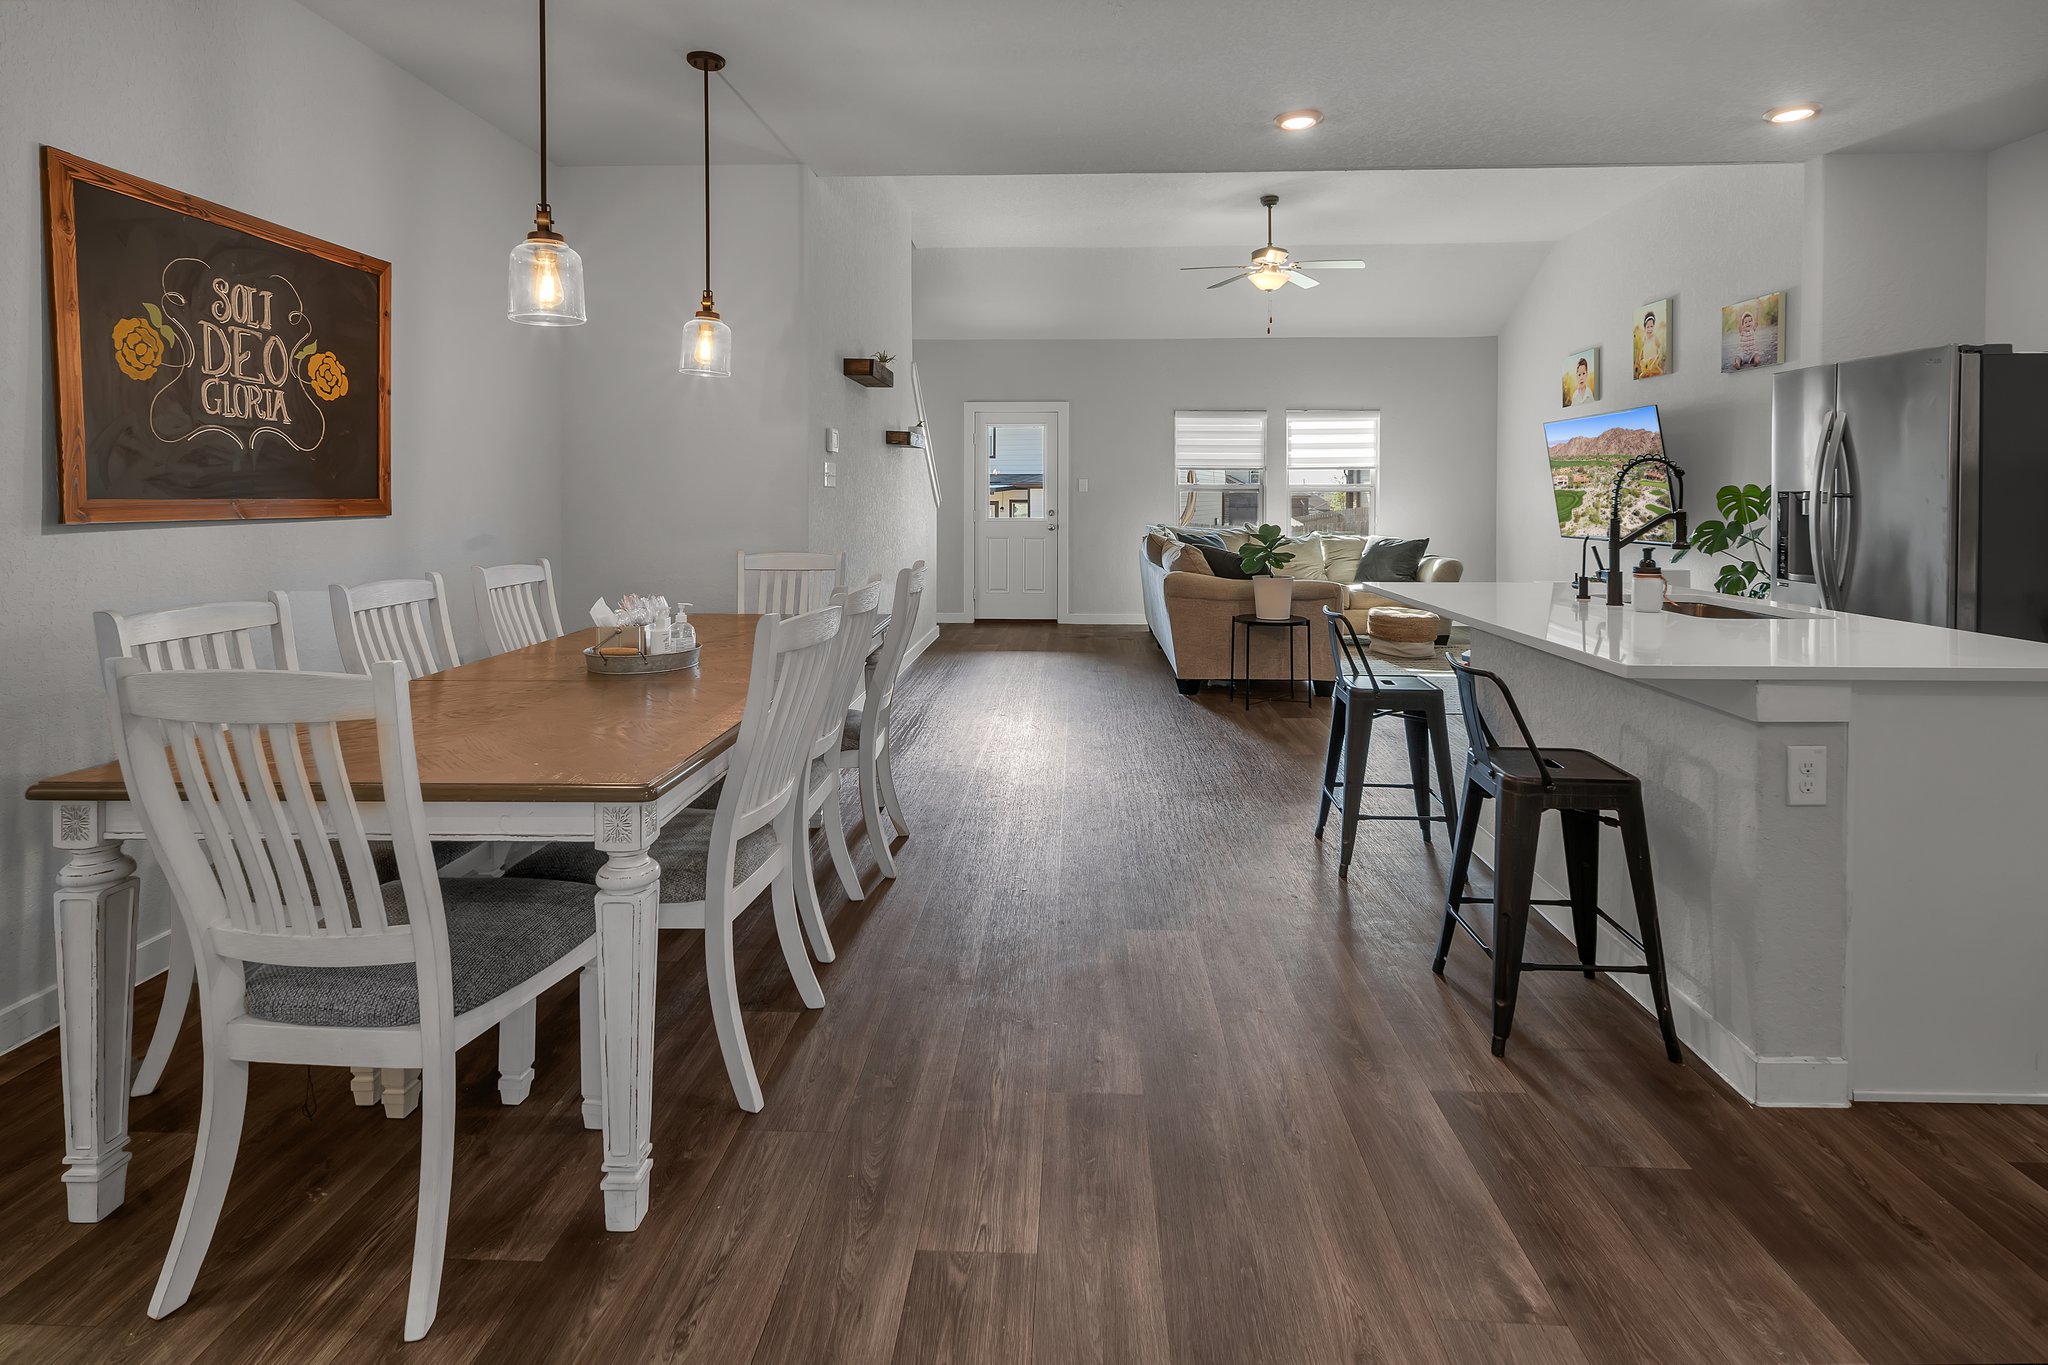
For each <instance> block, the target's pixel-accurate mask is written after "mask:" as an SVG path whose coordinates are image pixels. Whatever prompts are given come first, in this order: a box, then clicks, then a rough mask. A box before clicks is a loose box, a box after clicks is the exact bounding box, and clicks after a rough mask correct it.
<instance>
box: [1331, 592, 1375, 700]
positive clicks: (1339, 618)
mask: <svg viewBox="0 0 2048 1365" xmlns="http://www.w3.org/2000/svg"><path fill="white" fill-rule="evenodd" d="M1323 621H1324V623H1325V624H1327V625H1328V626H1329V628H1330V658H1331V659H1332V660H1333V661H1335V662H1336V664H1337V676H1338V679H1339V680H1340V681H1342V682H1345V683H1355V681H1356V679H1357V678H1358V677H1359V675H1361V674H1363V675H1364V677H1365V682H1366V686H1368V687H1370V688H1372V689H1373V690H1374V691H1378V690H1379V685H1380V675H1379V674H1377V673H1375V672H1373V671H1372V659H1371V657H1370V655H1369V654H1368V653H1367V650H1366V643H1365V641H1364V640H1363V639H1361V638H1360V637H1359V634H1358V627H1356V626H1354V625H1352V624H1351V618H1350V617H1348V616H1346V615H1345V614H1344V613H1343V612H1341V611H1338V610H1337V609H1336V608H1334V607H1324V608H1323Z"/></svg>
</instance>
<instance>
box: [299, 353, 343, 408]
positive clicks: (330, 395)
mask: <svg viewBox="0 0 2048 1365" xmlns="http://www.w3.org/2000/svg"><path fill="white" fill-rule="evenodd" d="M306 382H307V383H308V384H311V385H312V386H313V392H314V393H315V394H317V395H318V396H319V398H320V400H321V401H322V402H324V403H332V402H333V401H334V400H335V399H337V398H339V397H341V396H342V395H343V394H345V393H347V392H348V371H347V370H345V369H343V368H342V364H341V362H340V361H339V360H336V359H335V358H334V352H332V351H321V352H320V353H319V354H317V355H315V356H313V357H312V358H310V359H309V360H307V361H306Z"/></svg>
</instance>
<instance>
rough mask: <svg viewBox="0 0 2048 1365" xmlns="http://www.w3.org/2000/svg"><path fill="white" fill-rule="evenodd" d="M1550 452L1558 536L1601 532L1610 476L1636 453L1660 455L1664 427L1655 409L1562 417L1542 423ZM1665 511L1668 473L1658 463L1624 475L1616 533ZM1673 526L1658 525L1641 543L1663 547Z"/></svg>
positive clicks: (1673, 535)
mask: <svg viewBox="0 0 2048 1365" xmlns="http://www.w3.org/2000/svg"><path fill="white" fill-rule="evenodd" d="M1543 439H1544V443H1545V444H1546V445H1548V446H1549V448H1550V488H1551V492H1552V495H1553V496H1554V497H1555V499H1556V502H1557V529H1558V534H1560V535H1563V536H1569V537H1573V538H1576V537H1580V536H1592V537H1594V538H1596V539H1597V538H1601V537H1604V536H1606V534H1607V520H1608V515H1609V513H1610V512H1611V511H1612V506H1611V501H1612V498H1613V494H1614V476H1615V475H1617V474H1619V473H1620V472H1621V467H1622V466H1623V465H1625V464H1627V463H1628V462H1629V461H1630V460H1633V459H1635V458H1636V457H1637V456H1638V455H1662V454H1663V453H1664V428H1663V425H1662V424H1661V423H1660V422H1659V421H1658V420H1657V407H1656V405H1655V404H1654V403H1653V404H1651V405H1649V406H1647V407H1641V408H1628V409H1626V410H1624V411H1621V412H1598V413H1592V414H1590V415H1588V416H1584V417H1566V418H1563V419H1561V420H1559V421H1556V422H1545V423H1544V424H1543ZM1670 510H1671V473H1670V471H1669V470H1667V469H1666V468H1665V467H1664V466H1663V465H1661V464H1647V465H1644V466H1642V467H1641V468H1640V469H1638V470H1636V471H1635V472H1634V473H1633V474H1630V475H1629V479H1628V485H1627V487H1625V488H1623V489H1622V508H1621V529H1622V533H1623V534H1624V535H1626V534H1627V533H1628V532H1630V531H1633V530H1635V529H1636V528H1637V527H1638V526H1642V525H1644V524H1646V523H1648V522H1651V521H1654V520H1656V519H1657V518H1658V517H1660V516H1662V515H1664V513H1666V512H1668V511H1670ZM1677 536H1678V528H1677V527H1676V526H1674V525H1671V524H1670V523H1668V522H1667V523H1666V524H1665V525H1663V526H1659V527H1658V528H1657V529H1656V530H1654V531H1652V532H1651V533H1650V534H1649V535H1647V536H1645V537H1643V539H1644V540H1646V541H1649V542H1651V543H1653V544H1659V545H1669V544H1671V543H1672V542H1673V541H1674V540H1676V539H1677Z"/></svg>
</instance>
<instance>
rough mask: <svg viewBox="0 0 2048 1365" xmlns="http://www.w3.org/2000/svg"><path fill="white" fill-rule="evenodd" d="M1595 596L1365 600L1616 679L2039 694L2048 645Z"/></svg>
mask: <svg viewBox="0 0 2048 1365" xmlns="http://www.w3.org/2000/svg"><path fill="white" fill-rule="evenodd" d="M1593 586H1594V593H1595V596H1594V599H1593V600H1592V601H1590V602H1581V601H1579V600H1578V599H1577V598H1576V597H1574V596H1573V594H1572V586H1571V584H1569V583H1371V584H1367V585H1366V588H1367V590H1368V591H1371V592H1374V593H1378V594H1379V595H1381V596H1383V597H1390V598H1392V599H1394V600H1395V601H1398V602H1405V603H1407V604H1408V605H1410V606H1414V607H1420V608H1422V609H1423V610H1425V611H1431V612H1435V613H1436V614H1437V615H1439V616H1443V617H1447V618H1449V619H1451V620H1453V621H1460V622H1463V623H1465V624H1466V625H1468V626H1471V627H1473V628H1474V629H1477V630H1483V631H1485V632H1487V633H1488V634H1492V635H1499V636H1502V637H1503V638H1505V639H1509V640H1514V641H1517V642H1519V643H1521V644H1525V645H1528V646H1530V647H1532V648H1535V649H1540V650H1543V651H1544V652H1545V653H1547V654H1554V655H1557V656H1559V657H1560V658H1566V659H1572V660H1576V661H1577V662H1579V663H1583V664H1585V665H1587V666H1588V667H1590V668H1597V669H1599V670H1600V671H1601V672H1603V673H1611V674H1614V675H1615V676H1617V677H1623V678H1644V679H1656V678H1662V679H1688V678H1690V679H1740V680H1749V681H1756V682H1837V683H1841V682H2017V683H2048V644H2042V643H2040V642H2038V641H2033V640H2013V639H2008V638H2006V637H2004V636H1999V635H1976V634H1972V633H1970V632H1968V631H1960V630H1944V629H1942V628H1940V627H1938V626H1922V625H1915V624H1913V623H1911V622H1907V621H1888V620H1885V619H1883V618H1881V617H1876V616H1852V615H1850V614H1848V613H1846V612H1832V611H1821V610H1818V609H1816V608H1801V607H1788V606H1783V605H1779V604H1774V603H1745V602H1744V601H1743V599H1741V598H1735V597H1721V596H1719V595H1717V594H1714V593H1705V592H1685V593H1678V594H1675V595H1676V596H1678V597H1680V598H1685V599H1691V600H1694V601H1714V602H1721V603H1725V604H1727V605H1729V606H1735V607H1742V606H1753V607H1759V608H1763V609H1768V610H1774V611H1780V612H1786V613H1788V614H1787V615H1785V616H1780V617H1776V618H1773V619H1769V620H1759V621H1728V620H1713V619H1709V618H1703V617H1696V616H1683V615H1680V614H1678V613H1675V612H1657V613H1654V614H1652V613H1648V612H1638V611H1636V610H1635V609H1634V608H1633V607H1629V606H1621V607H1610V606H1608V605H1607V604H1606V602H1605V600H1604V592H1603V590H1604V587H1605V585H1604V584H1599V583H1596V584H1594V585H1593Z"/></svg>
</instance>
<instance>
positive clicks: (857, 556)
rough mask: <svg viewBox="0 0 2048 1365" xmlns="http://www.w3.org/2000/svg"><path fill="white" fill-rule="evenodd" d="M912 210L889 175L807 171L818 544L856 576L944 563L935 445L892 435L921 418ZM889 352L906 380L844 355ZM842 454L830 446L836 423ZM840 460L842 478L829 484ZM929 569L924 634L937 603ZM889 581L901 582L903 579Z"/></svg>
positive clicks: (812, 464)
mask: <svg viewBox="0 0 2048 1365" xmlns="http://www.w3.org/2000/svg"><path fill="white" fill-rule="evenodd" d="M910 257H911V251H910V209H909V207H908V206H907V205H906V204H905V203H904V202H903V197H902V195H901V194H900V193H899V192H898V191H897V189H896V187H895V185H894V183H893V182H891V181H888V180H882V179H821V178H819V177H817V176H809V175H807V176H806V177H805V181H804V305H805V310H806V312H807V314H808V316H809V325H810V343H811V349H810V359H809V366H810V375H811V388H810V392H811V401H810V430H809V432H808V433H807V436H808V439H809V441H810V451H811V454H810V456H809V460H808V464H809V469H810V474H809V482H810V516H811V524H810V533H809V534H810V541H809V543H810V545H811V547H812V548H813V549H822V550H841V549H843V550H845V551H846V552H847V561H846V567H847V580H848V582H849V583H864V582H866V581H867V580H868V579H870V578H885V579H888V580H890V582H891V583H892V585H893V583H894V580H895V574H896V571H897V570H898V569H901V568H904V567H905V566H907V565H909V564H911V563H912V562H914V561H916V560H920V559H922V560H924V561H925V562H926V564H927V565H930V566H932V568H933V572H934V574H935V573H936V561H937V559H938V511H937V509H936V508H934V507H933V506H932V495H931V480H930V477H929V476H928V475H927V474H926V472H925V462H924V452H923V451H920V450H913V449H910V448H908V447H904V446H891V445H885V444H883V441H882V433H883V432H884V431H889V430H895V431H906V430H908V429H909V428H910V427H911V426H912V424H914V423H915V422H916V421H917V408H916V404H915V403H914V401H913V400H912V397H911V392H910V365H911V360H912V354H911V341H910V333H911V321H910V318H911V301H910V293H911V286H910V280H911V265H910ZM876 351H886V352H887V353H888V354H890V355H892V356H894V357H895V360H894V361H893V362H892V363H891V365H890V368H891V369H892V370H893V371H894V372H895V375H896V386H895V387H894V388H889V389H867V388H862V387H861V386H860V385H858V384H855V383H854V382H853V381H852V380H850V379H847V378H845V377H844V376H843V375H842V374H841V373H840V368H839V366H840V361H842V360H844V359H846V358H848V357H851V356H863V355H872V354H874V353H875V352H876ZM827 428H836V429H837V430H838V432H839V453H838V454H837V455H833V456H828V455H826V454H825V453H824V448H825V431H826V429H827ZM826 459H830V460H831V461H832V462H833V463H834V465H836V466H837V469H838V484H837V486H836V487H833V488H827V487H825V485H824V479H823V477H822V476H821V472H820V465H821V464H822V462H823V461H825V460H826ZM929 585H930V578H929V577H928V578H927V587H926V590H925V596H924V603H923V607H922V609H921V610H920V612H919V616H920V618H921V623H920V624H921V628H920V630H919V632H918V634H919V635H922V634H923V633H924V630H925V629H927V628H929V627H930V624H931V622H932V620H933V619H934V618H935V617H936V615H937V612H938V598H937V596H936V595H935V594H934V593H933V592H932V591H931V588H930V586H929ZM890 591H892V592H893V591H894V588H893V586H892V587H891V589H890Z"/></svg>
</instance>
